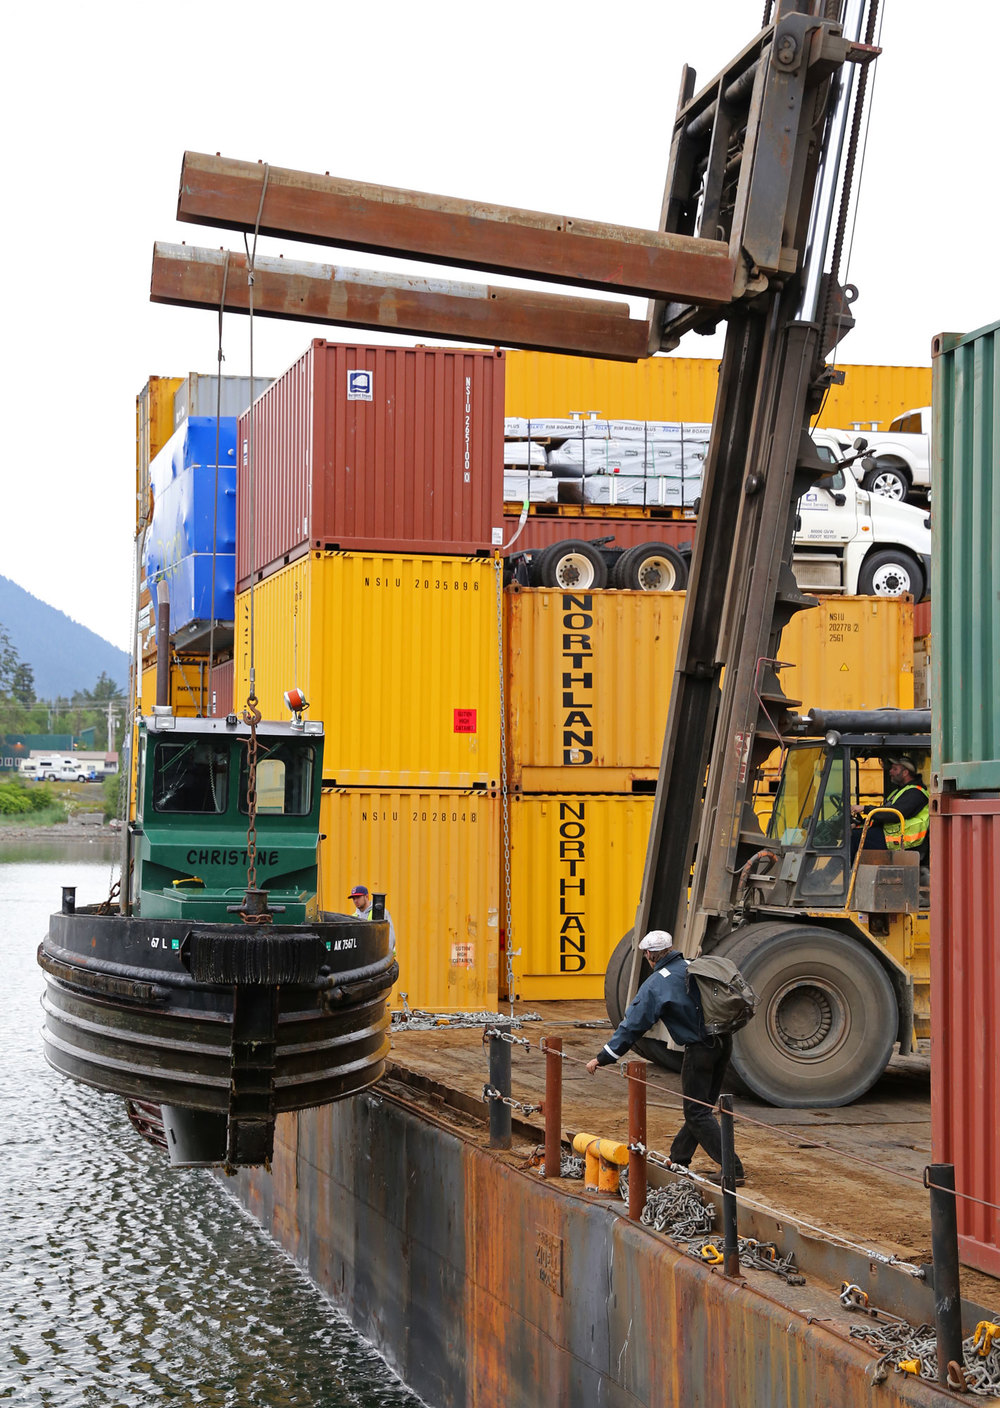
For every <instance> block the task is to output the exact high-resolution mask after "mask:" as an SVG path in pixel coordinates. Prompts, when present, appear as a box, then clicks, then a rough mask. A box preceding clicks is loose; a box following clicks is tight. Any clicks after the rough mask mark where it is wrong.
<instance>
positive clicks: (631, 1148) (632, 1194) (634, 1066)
mask: <svg viewBox="0 0 1000 1408" xmlns="http://www.w3.org/2000/svg"><path fill="white" fill-rule="evenodd" d="M625 1075H626V1078H627V1080H628V1215H629V1217H630V1218H631V1219H632V1221H633V1222H638V1221H639V1219H640V1218H641V1217H642V1210H643V1208H644V1207H645V1206H646V1063H645V1061H629V1062H628V1063H627V1064H626V1066H625Z"/></svg>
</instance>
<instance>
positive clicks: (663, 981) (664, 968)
mask: <svg viewBox="0 0 1000 1408" xmlns="http://www.w3.org/2000/svg"><path fill="white" fill-rule="evenodd" d="M639 947H640V949H642V951H643V953H645V955H646V957H647V959H648V960H649V962H650V963H651V964H652V965H653V972H652V973H651V974H650V975H649V977H648V978H647V979H646V981H645V982H644V983H643V984H642V986H641V987H640V989H639V991H638V992H637V993H636V995H635V997H633V999H632V1001H631V1002H630V1003H629V1005H628V1008H627V1010H626V1012H625V1016H624V1017H623V1018H622V1020H621V1022H619V1024H618V1027H617V1029H616V1030H615V1032H614V1035H613V1036H612V1037H611V1039H610V1041H608V1043H607V1045H606V1046H605V1047H604V1048H603V1050H602V1051H600V1052H599V1053H598V1055H597V1056H595V1057H594V1059H593V1060H592V1061H588V1062H587V1070H588V1071H589V1072H590V1074H591V1075H593V1074H594V1073H595V1071H596V1070H597V1068H598V1066H610V1065H611V1063H612V1062H613V1061H617V1060H619V1059H620V1058H621V1057H622V1056H624V1055H625V1053H626V1052H627V1051H629V1050H631V1048H632V1047H633V1046H634V1045H635V1043H636V1042H637V1041H638V1040H640V1038H641V1037H642V1036H643V1035H644V1034H645V1033H646V1032H648V1031H649V1029H650V1027H652V1026H654V1025H655V1024H656V1022H658V1021H660V1022H662V1023H663V1024H664V1026H665V1027H666V1029H667V1031H668V1032H669V1033H670V1036H671V1039H672V1040H673V1041H675V1042H676V1043H677V1044H678V1046H683V1047H684V1061H683V1064H682V1066H681V1093H682V1095H683V1096H684V1123H683V1125H682V1126H681V1128H680V1129H679V1130H678V1132H677V1135H676V1137H675V1138H674V1142H673V1144H672V1145H671V1146H670V1162H671V1163H673V1164H679V1165H681V1166H682V1167H684V1168H687V1167H688V1165H689V1164H690V1162H691V1158H692V1156H693V1154H694V1151H695V1149H696V1148H697V1147H698V1145H699V1144H700V1145H701V1147H702V1148H703V1149H704V1150H705V1153H706V1154H707V1155H708V1156H709V1158H710V1159H714V1161H715V1162H716V1163H717V1164H719V1165H720V1166H721V1164H722V1131H721V1130H720V1128H719V1122H718V1120H717V1119H716V1118H715V1115H714V1114H713V1112H712V1107H713V1106H714V1105H715V1102H716V1101H717V1100H718V1098H719V1092H720V1091H721V1090H722V1082H723V1080H724V1078H725V1074H726V1067H727V1066H728V1065H729V1057H730V1055H731V1053H732V1049H733V1038H732V1036H731V1035H728V1034H727V1035H723V1036H708V1035H707V1034H706V1032H705V1022H704V1017H703V1014H702V1002H701V995H700V993H699V991H698V984H697V983H696V982H693V981H691V980H690V979H689V978H688V976H687V968H688V961H687V959H686V958H685V957H684V955H683V954H682V953H681V952H680V951H679V950H678V949H675V948H674V947H673V939H672V938H671V936H670V934H668V933H666V932H665V931H664V930H662V929H654V930H653V932H652V933H649V934H647V935H646V937H645V938H644V939H642V940H640V943H639ZM712 1177H713V1179H714V1181H716V1182H718V1181H719V1178H721V1172H720V1174H718V1175H712ZM743 1178H744V1173H743V1165H742V1164H741V1163H740V1160H739V1157H737V1159H736V1182H737V1183H738V1184H742V1183H743Z"/></svg>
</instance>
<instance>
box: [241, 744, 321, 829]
mask: <svg viewBox="0 0 1000 1408" xmlns="http://www.w3.org/2000/svg"><path fill="white" fill-rule="evenodd" d="M315 767H316V753H315V750H314V749H313V748H310V747H307V746H304V745H303V744H301V743H299V742H290V741H283V742H280V743H276V744H274V745H273V747H270V748H264V749H261V750H260V751H259V752H258V754H257V812H258V814H259V815H261V816H308V815H309V813H310V812H311V811H312V799H313V776H314V773H315ZM248 783H249V768H248V764H247V759H246V756H245V755H244V758H243V763H242V766H241V776H240V811H242V812H246V811H247V810H248V807H247V786H248Z"/></svg>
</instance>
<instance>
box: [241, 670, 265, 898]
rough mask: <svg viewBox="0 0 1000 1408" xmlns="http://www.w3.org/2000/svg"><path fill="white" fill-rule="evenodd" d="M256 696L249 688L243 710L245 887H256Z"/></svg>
mask: <svg viewBox="0 0 1000 1408" xmlns="http://www.w3.org/2000/svg"><path fill="white" fill-rule="evenodd" d="M260 717H261V716H260V710H259V709H258V708H257V696H256V694H254V692H253V691H252V690H251V692H250V694H249V695H248V697H247V706H246V708H245V709H244V710H243V722H244V723H245V724H248V725H249V726H250V737H249V739H248V740H247V889H248V890H256V888H257V725H258V724H259V723H260Z"/></svg>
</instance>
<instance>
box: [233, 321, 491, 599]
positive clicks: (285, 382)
mask: <svg viewBox="0 0 1000 1408" xmlns="http://www.w3.org/2000/svg"><path fill="white" fill-rule="evenodd" d="M503 416H504V353H503V352H502V351H500V350H493V349H483V348H478V349H469V348H461V349H453V348H445V347H441V348H436V347H435V348H431V347H427V348H424V347H359V346H346V345H344V344H341V343H333V342H325V341H323V340H322V339H319V338H317V339H316V340H315V341H314V342H313V343H312V344H311V346H310V347H309V349H308V351H306V352H305V353H304V355H303V356H302V357H300V358H299V360H298V361H297V362H296V363H295V364H294V365H293V366H291V367H290V368H289V369H288V371H287V372H285V374H284V376H282V377H279V378H278V380H277V381H276V382H274V384H273V385H272V386H270V387H269V388H268V389H267V391H265V392H264V393H263V395H261V396H259V397H258V398H257V400H256V401H255V402H254V404H253V405H252V406H251V408H250V409H249V411H247V412H245V413H244V414H243V415H242V416H241V417H240V419H239V432H238V437H237V453H238V457H239V465H238V474H237V527H236V580H237V583H238V586H239V589H240V590H241V591H244V590H245V589H246V588H247V587H248V586H249V584H250V579H251V575H253V576H254V577H255V579H256V580H258V581H259V580H260V579H261V578H262V577H265V576H267V575H268V574H269V573H270V572H273V571H276V570H277V569H278V568H279V567H283V566H284V565H285V564H286V563H288V562H291V561H293V560H294V559H295V558H297V557H301V556H302V554H303V553H305V552H307V551H308V550H309V549H310V548H319V549H331V548H339V549H342V550H344V551H351V552H407V553H412V552H433V553H448V554H453V555H457V556H464V555H472V554H476V553H484V554H488V553H489V552H490V551H491V550H492V548H493V547H495V546H499V538H500V534H501V532H502V524H503ZM251 421H252V426H253V461H254V473H253V478H254V489H253V495H252V501H251V493H250V470H249V451H250V444H249V441H250V427H251Z"/></svg>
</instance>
